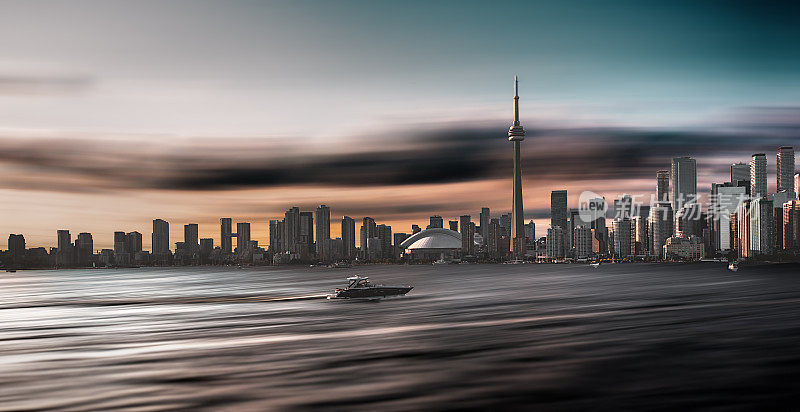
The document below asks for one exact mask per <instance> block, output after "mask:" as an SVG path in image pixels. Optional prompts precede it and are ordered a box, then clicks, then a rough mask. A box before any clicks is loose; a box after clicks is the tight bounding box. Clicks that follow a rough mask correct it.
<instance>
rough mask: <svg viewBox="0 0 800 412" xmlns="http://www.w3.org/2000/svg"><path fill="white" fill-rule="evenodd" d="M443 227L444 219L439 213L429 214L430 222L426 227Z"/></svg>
mask: <svg viewBox="0 0 800 412" xmlns="http://www.w3.org/2000/svg"><path fill="white" fill-rule="evenodd" d="M443 227H444V219H442V217H441V216H439V215H433V216H431V222H430V224H429V225H428V229H433V228H443Z"/></svg>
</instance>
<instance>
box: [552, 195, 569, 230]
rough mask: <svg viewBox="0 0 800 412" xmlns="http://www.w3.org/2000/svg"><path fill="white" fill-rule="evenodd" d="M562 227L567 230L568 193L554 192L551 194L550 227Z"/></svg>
mask: <svg viewBox="0 0 800 412" xmlns="http://www.w3.org/2000/svg"><path fill="white" fill-rule="evenodd" d="M556 226H558V227H560V228H561V230H562V235H563V231H565V230H567V191H566V190H553V191H552V192H550V227H556Z"/></svg>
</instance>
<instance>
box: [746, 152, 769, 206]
mask: <svg viewBox="0 0 800 412" xmlns="http://www.w3.org/2000/svg"><path fill="white" fill-rule="evenodd" d="M750 196H752V197H753V198H754V199H756V198H759V197H764V196H767V155H765V154H764V153H755V154H754V155H753V156H752V157H751V158H750Z"/></svg>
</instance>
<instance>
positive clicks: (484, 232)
mask: <svg viewBox="0 0 800 412" xmlns="http://www.w3.org/2000/svg"><path fill="white" fill-rule="evenodd" d="M491 219H492V216H491V213H490V212H489V208H488V207H483V208H481V214H480V225H481V236H483V241H484V243H485V242H486V238H488V237H489V221H490V220H491Z"/></svg>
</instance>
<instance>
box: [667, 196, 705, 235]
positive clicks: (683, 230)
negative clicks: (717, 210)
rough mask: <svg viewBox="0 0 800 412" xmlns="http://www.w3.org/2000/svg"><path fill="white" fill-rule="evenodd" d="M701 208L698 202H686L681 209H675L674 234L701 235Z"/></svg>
mask: <svg viewBox="0 0 800 412" xmlns="http://www.w3.org/2000/svg"><path fill="white" fill-rule="evenodd" d="M702 223H703V220H702V210H701V205H700V204H698V203H686V204H684V205H683V208H682V209H681V210H677V211H675V226H674V228H675V236H678V237H690V236H698V237H699V236H701V235H702V234H703V232H702Z"/></svg>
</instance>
